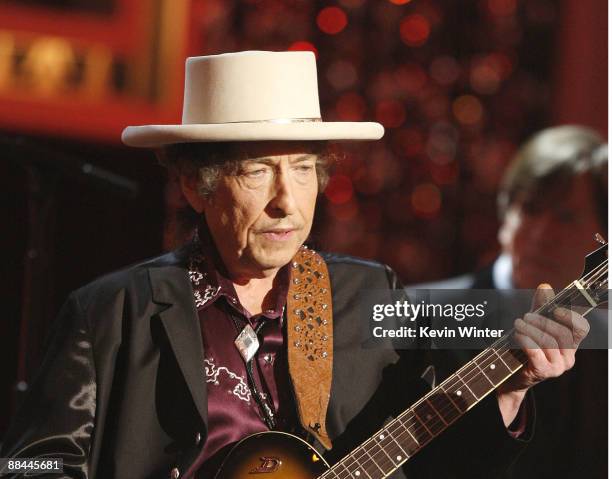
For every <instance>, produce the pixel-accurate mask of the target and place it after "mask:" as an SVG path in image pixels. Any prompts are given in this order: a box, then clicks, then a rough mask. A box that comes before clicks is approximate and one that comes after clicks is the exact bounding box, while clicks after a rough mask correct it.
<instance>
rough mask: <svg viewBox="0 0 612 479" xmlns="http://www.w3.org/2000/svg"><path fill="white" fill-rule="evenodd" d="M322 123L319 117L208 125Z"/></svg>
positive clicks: (227, 122) (226, 122)
mask: <svg viewBox="0 0 612 479" xmlns="http://www.w3.org/2000/svg"><path fill="white" fill-rule="evenodd" d="M318 121H319V122H320V121H323V119H322V118H321V117H313V118H272V119H270V120H244V121H224V122H223V123H208V124H209V125H230V124H232V123H280V124H283V123H310V122H318Z"/></svg>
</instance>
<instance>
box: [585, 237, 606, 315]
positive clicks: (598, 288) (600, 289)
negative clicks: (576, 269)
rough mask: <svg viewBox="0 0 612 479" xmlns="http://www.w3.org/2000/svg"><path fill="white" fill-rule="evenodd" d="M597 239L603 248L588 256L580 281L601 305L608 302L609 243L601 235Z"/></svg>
mask: <svg viewBox="0 0 612 479" xmlns="http://www.w3.org/2000/svg"><path fill="white" fill-rule="evenodd" d="M595 239H596V240H597V241H598V242H599V243H601V246H600V247H599V248H597V249H596V250H595V251H593V252H592V253H589V254H588V255H586V257H585V259H584V271H583V273H582V275H581V276H580V280H579V281H580V283H581V284H582V286H583V288H584V289H585V290H587V291H588V292H589V295H590V296H591V298H593V300H594V301H595V302H596V303H597V305H601V304H603V303H606V302H607V301H608V242H607V241H605V240H604V239H603V238H602V237H601V236H600V235H599V234H598V235H596V236H595Z"/></svg>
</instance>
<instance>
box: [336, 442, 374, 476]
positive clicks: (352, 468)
mask: <svg viewBox="0 0 612 479" xmlns="http://www.w3.org/2000/svg"><path fill="white" fill-rule="evenodd" d="M358 451H359V449H356V450H354V451H353V452H352V453H351V454H349V455H348V456H346V457H345V458H344V459H343V460H342V461H341V463H342V467H344V469H345V470H346V472H347V473H348V475H349V476H348V477H358V478H360V479H373V478H374V477H376V476H371V475H370V474H369V473H368V470H367V469H366V467H364V465H363V464H360V463H359V461H357V459H355V457H354V454H355V453H357V452H358ZM338 464H340V463H338ZM370 472H371V471H370Z"/></svg>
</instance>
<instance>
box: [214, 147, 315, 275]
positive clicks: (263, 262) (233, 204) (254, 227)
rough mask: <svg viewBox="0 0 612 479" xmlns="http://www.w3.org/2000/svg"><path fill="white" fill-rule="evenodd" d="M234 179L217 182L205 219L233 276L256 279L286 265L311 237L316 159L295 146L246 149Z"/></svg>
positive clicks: (228, 176)
mask: <svg viewBox="0 0 612 479" xmlns="http://www.w3.org/2000/svg"><path fill="white" fill-rule="evenodd" d="M248 158H249V159H248V160H245V161H243V162H242V163H241V165H240V168H239V170H238V172H237V173H236V174H235V175H226V176H224V177H222V178H220V180H219V185H218V187H217V190H216V191H215V193H214V194H213V195H212V197H211V198H210V199H209V200H208V201H207V202H206V203H205V206H204V214H205V216H206V221H207V223H208V226H209V229H210V232H211V234H212V236H213V239H214V241H215V244H216V246H217V249H218V250H219V253H220V254H221V258H222V259H223V261H224V263H225V266H226V267H227V269H228V270H229V272H230V274H232V275H240V276H242V275H244V276H247V277H258V276H262V275H263V274H265V272H266V271H267V270H269V271H273V270H274V269H276V268H279V267H282V266H284V265H285V264H287V263H288V262H289V261H291V258H292V257H293V255H294V254H295V253H296V252H297V250H298V249H299V247H300V245H302V243H303V242H304V241H305V240H306V238H307V237H308V235H309V233H310V228H311V226H312V220H313V216H314V210H315V203H316V198H317V193H318V184H317V173H316V167H315V166H316V159H317V157H316V156H315V155H313V154H311V153H308V152H306V149H305V148H303V147H302V148H301V147H300V146H299V144H295V145H287V144H278V145H274V144H266V145H257V146H255V145H254V146H253V147H249V150H248Z"/></svg>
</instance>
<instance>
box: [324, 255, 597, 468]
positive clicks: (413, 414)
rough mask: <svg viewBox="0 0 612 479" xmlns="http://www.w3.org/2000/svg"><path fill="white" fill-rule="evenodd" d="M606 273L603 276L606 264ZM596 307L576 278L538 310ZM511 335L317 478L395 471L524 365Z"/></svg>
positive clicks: (587, 310)
mask: <svg viewBox="0 0 612 479" xmlns="http://www.w3.org/2000/svg"><path fill="white" fill-rule="evenodd" d="M605 272H606V275H607V262H606V269H605ZM606 288H607V283H606ZM594 306H595V304H593V301H592V299H591V298H590V297H589V295H588V293H587V292H586V291H585V289H584V285H583V284H582V283H580V282H574V283H572V284H571V285H569V286H568V287H567V288H565V289H564V290H563V291H562V292H561V293H559V294H558V295H557V296H556V297H555V298H554V299H553V300H551V301H549V302H548V303H546V304H545V305H543V306H541V307H540V308H538V309H537V310H536V312H537V313H540V314H544V315H547V316H550V314H551V312H552V311H553V310H554V309H555V308H556V307H566V308H571V309H573V310H574V311H576V310H578V311H579V312H580V313H581V314H587V313H588V312H589V311H590V310H591V309H593V307H594ZM512 333H513V331H512V330H511V331H509V332H508V333H507V334H506V335H504V336H503V337H502V338H500V339H498V340H497V341H496V342H495V343H493V344H492V345H491V346H490V347H489V348H487V349H485V350H484V351H483V352H481V353H480V354H479V355H478V356H476V357H475V358H474V359H472V360H471V361H470V362H468V363H467V364H465V365H464V366H463V367H462V368H461V369H459V370H458V371H457V372H455V373H454V374H453V375H451V376H450V377H448V378H447V379H446V380H445V381H444V382H442V383H441V384H440V385H439V386H437V387H436V388H434V389H432V391H430V392H429V393H428V394H427V395H426V396H424V397H423V398H421V399H420V400H419V401H417V402H416V403H415V404H413V405H412V406H411V407H410V408H408V409H407V410H406V411H404V412H403V413H402V414H400V415H399V416H398V417H397V418H395V419H394V420H392V421H390V422H389V423H388V424H387V425H386V426H385V427H384V428H382V429H381V430H379V431H378V432H377V433H376V434H374V435H373V436H372V437H371V438H370V439H368V440H367V441H366V442H364V443H363V444H362V445H361V446H359V447H357V448H356V449H354V450H353V451H352V452H351V453H350V454H348V455H347V456H345V457H344V458H343V459H342V460H340V461H339V462H338V463H336V464H335V465H334V466H333V467H332V468H331V469H329V470H328V471H326V472H325V473H324V474H323V475H322V476H320V479H323V478H330V479H348V478H359V479H383V478H385V477H387V476H389V475H390V474H391V473H393V472H394V471H396V470H397V469H398V468H399V467H400V466H401V465H402V464H403V463H404V462H406V461H407V460H408V459H409V458H410V457H411V456H413V455H414V454H416V453H417V452H418V451H419V450H420V449H421V448H422V447H424V446H425V445H426V444H428V443H429V442H430V441H431V440H432V439H434V438H435V437H436V436H437V435H438V434H440V433H441V432H442V431H444V430H445V429H446V428H447V427H448V426H450V425H451V424H452V423H454V422H455V421H456V420H457V419H459V418H460V417H461V416H463V414H465V413H466V412H467V411H468V410H470V409H471V408H472V407H473V406H475V405H476V404H477V403H478V402H480V401H481V400H482V399H484V398H485V397H486V396H487V395H489V394H490V393H491V392H492V391H494V390H495V389H496V388H497V387H498V386H500V385H501V384H502V383H503V382H504V381H506V380H507V379H508V378H509V377H510V376H512V375H513V374H514V373H515V372H517V371H518V370H519V369H521V367H523V365H524V364H526V362H527V358H526V356H525V354H524V353H523V351H521V350H520V349H516V348H515V347H513V346H512V344H511V337H512Z"/></svg>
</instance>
